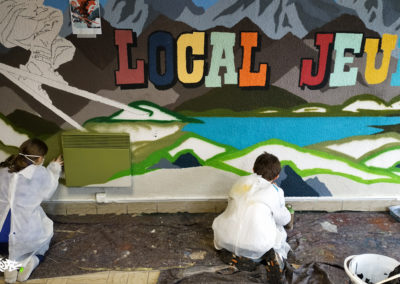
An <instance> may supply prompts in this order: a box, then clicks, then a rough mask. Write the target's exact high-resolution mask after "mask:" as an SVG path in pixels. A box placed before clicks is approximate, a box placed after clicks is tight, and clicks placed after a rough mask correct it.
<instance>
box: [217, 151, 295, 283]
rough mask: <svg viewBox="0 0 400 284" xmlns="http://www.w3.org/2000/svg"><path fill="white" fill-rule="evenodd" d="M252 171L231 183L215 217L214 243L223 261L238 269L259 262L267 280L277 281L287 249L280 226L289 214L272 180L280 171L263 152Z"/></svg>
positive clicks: (283, 231)
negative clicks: (220, 210) (223, 202)
mask: <svg viewBox="0 0 400 284" xmlns="http://www.w3.org/2000/svg"><path fill="white" fill-rule="evenodd" d="M253 171H254V174H252V175H249V176H244V177H241V178H240V179H239V180H238V181H237V182H236V183H235V184H234V185H233V187H232V189H231V191H230V193H229V198H228V206H227V208H226V209H225V211H224V212H223V213H222V214H221V215H219V216H218V217H217V218H215V220H214V222H213V225H212V228H213V230H214V245H215V248H216V249H218V250H221V251H220V256H221V259H222V260H223V261H224V262H226V263H229V264H231V265H235V266H236V267H237V268H239V269H242V270H252V269H255V267H256V265H257V263H258V262H261V263H263V264H265V265H266V268H267V277H268V278H269V280H270V281H271V283H281V282H280V277H281V270H282V268H283V265H282V264H283V261H282V259H285V258H287V253H288V252H289V250H290V246H289V245H288V243H287V242H286V237H287V234H286V231H285V229H284V226H285V225H286V224H288V223H289V222H290V220H291V215H290V212H289V211H288V209H287V208H286V206H285V199H284V193H283V190H282V189H281V188H279V187H278V186H277V185H276V184H275V183H274V181H275V180H276V179H277V178H278V177H279V173H280V171H281V165H280V162H279V159H278V158H277V157H276V156H274V155H272V154H269V153H266V152H264V153H263V154H261V155H260V156H258V157H257V159H256V161H255V163H254V167H253ZM227 255H228V256H227ZM250 260H251V261H250ZM249 263H250V265H249ZM252 264H253V265H252ZM240 265H242V266H241V267H240ZM246 268H248V269H246Z"/></svg>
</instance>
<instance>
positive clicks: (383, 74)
mask: <svg viewBox="0 0 400 284" xmlns="http://www.w3.org/2000/svg"><path fill="white" fill-rule="evenodd" d="M397 38H398V36H397V35H390V34H384V35H383V36H382V39H377V38H365V44H364V46H363V39H364V36H363V34H362V33H317V34H316V36H315V47H316V48H317V49H318V50H319V52H318V60H317V61H315V60H316V59H315V58H314V59H313V58H302V59H301V60H300V63H301V66H300V74H299V75H300V76H299V87H300V88H302V89H304V88H305V87H308V88H309V89H318V88H322V87H324V86H325V85H326V84H327V83H328V82H329V86H330V87H343V86H353V85H355V84H356V81H357V74H358V71H359V70H358V67H354V66H352V65H354V57H361V56H363V55H364V53H365V54H366V64H365V72H364V76H365V81H366V82H367V83H368V84H370V85H374V84H380V83H382V82H383V81H385V80H386V79H387V77H388V72H389V65H390V61H391V58H392V53H393V51H394V49H395V47H396V42H397ZM235 44H236V35H235V33H229V32H211V34H210V45H211V47H212V54H211V57H210V58H209V60H210V62H209V65H210V66H209V69H208V74H207V73H206V68H207V64H206V60H207V50H206V34H205V33H204V32H190V33H183V34H181V35H179V36H178V38H177V39H176V40H175V39H174V38H173V36H172V35H171V34H170V33H168V32H164V31H157V32H154V33H152V34H151V35H150V36H149V38H148V49H147V51H148V66H147V67H148V68H146V65H145V61H144V59H137V60H136V61H132V59H131V57H132V52H134V49H132V47H135V46H136V45H137V40H136V33H134V32H132V31H131V30H115V45H116V46H117V49H118V64H119V67H118V70H116V71H115V82H116V85H118V86H121V88H143V87H146V86H147V80H150V82H151V83H153V84H154V86H155V87H156V88H158V89H167V88H171V87H173V86H174V85H175V84H176V82H177V81H179V82H180V83H182V85H184V86H186V87H191V86H197V85H199V84H201V83H203V82H204V84H205V86H206V87H213V88H215V87H221V86H222V84H225V85H236V84H237V85H238V86H239V87H261V88H265V87H267V81H268V77H269V75H270V74H269V72H270V71H269V70H270V66H269V65H268V64H267V63H260V64H259V66H254V65H255V64H254V62H255V59H254V58H255V54H256V53H257V52H258V51H259V50H260V48H261V42H260V41H259V38H258V33H257V32H241V33H240V46H241V48H242V58H241V65H240V67H236V66H235V52H234V51H235ZM399 48H400V46H399ZM333 51H334V54H335V56H334V57H333ZM378 54H381V55H382V56H380V57H379V58H378V56H377V55H378ZM277 56H278V55H277ZM133 62H136V67H133V66H132V65H133V64H132V63H133ZM332 63H334V66H333V71H332V73H330V74H329V72H330V71H331V68H330V67H331V64H332ZM376 66H379V67H378V68H377V67H376ZM147 70H148V74H146V71H147ZM236 70H238V72H237V71H236ZM147 75H148V78H147ZM391 85H392V86H400V66H397V71H396V73H394V74H392V76H391Z"/></svg>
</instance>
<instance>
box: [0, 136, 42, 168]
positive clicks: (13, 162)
mask: <svg viewBox="0 0 400 284" xmlns="http://www.w3.org/2000/svg"><path fill="white" fill-rule="evenodd" d="M47 150H48V148H47V145H46V143H44V142H43V141H42V140H40V139H37V138H32V139H29V140H26V141H25V142H24V143H22V144H21V146H20V147H19V153H18V154H16V155H11V156H10V157H8V158H7V160H5V161H4V162H2V163H0V167H2V168H8V169H9V170H8V171H9V172H10V173H16V172H19V171H20V170H23V169H25V168H26V167H27V166H29V165H31V164H32V162H31V160H32V161H34V162H36V161H37V160H38V159H39V157H35V156H42V157H44V155H46V154H47ZM30 155H32V156H30Z"/></svg>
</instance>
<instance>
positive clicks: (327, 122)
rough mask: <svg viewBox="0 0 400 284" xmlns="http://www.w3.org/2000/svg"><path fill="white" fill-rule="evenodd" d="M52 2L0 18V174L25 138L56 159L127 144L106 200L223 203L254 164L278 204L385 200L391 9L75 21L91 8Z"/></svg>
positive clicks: (395, 74)
mask: <svg viewBox="0 0 400 284" xmlns="http://www.w3.org/2000/svg"><path fill="white" fill-rule="evenodd" d="M60 2H61V1H60ZM60 2H58V1H50V0H47V1H44V2H41V1H27V0H26V1H25V0H5V1H2V2H1V3H0V43H1V49H0V72H1V74H2V76H0V90H1V91H0V94H1V102H2V103H1V105H0V118H1V120H0V123H1V125H0V129H1V135H0V140H1V143H0V158H1V159H2V160H4V159H5V158H6V157H7V156H8V155H9V154H11V153H14V152H15V151H17V146H18V145H20V144H21V142H22V141H24V140H25V139H27V138H28V137H34V136H36V137H39V138H42V139H44V140H45V141H46V143H47V144H48V145H49V146H50V147H49V148H50V149H51V150H52V153H50V156H51V155H54V156H55V155H56V153H58V152H59V151H61V149H60V147H61V146H60V143H59V140H60V135H61V133H64V132H68V131H71V130H78V131H81V132H86V131H88V132H99V133H129V134H130V144H131V145H130V146H131V151H132V170H129V169H126V170H124V171H119V172H115V173H114V174H113V175H112V176H110V177H109V178H108V181H107V182H106V183H105V185H110V186H117V185H118V182H119V181H122V180H126V178H130V177H132V176H133V185H132V186H133V188H134V190H135V189H138V188H140V189H141V190H142V191H143V192H145V191H146V189H148V188H159V191H160V192H166V193H167V192H172V191H182V192H183V195H182V196H186V197H188V198H193V197H199V196H202V194H201V192H202V190H203V189H204V188H206V187H207V188H208V190H210V188H213V190H214V188H215V191H216V192H219V191H220V192H221V198H223V197H224V196H226V193H227V191H228V190H229V188H230V185H231V184H232V182H233V181H235V180H236V179H237V177H238V176H241V175H247V174H249V173H251V172H252V165H253V162H254V160H255V158H256V157H257V156H258V155H259V154H260V153H262V152H264V151H267V152H270V153H273V154H275V155H276V156H278V157H279V159H280V160H281V161H282V166H283V170H282V173H281V175H280V178H279V180H278V184H279V185H280V186H281V187H282V188H283V189H284V190H285V195H286V196H315V197H318V196H333V197H338V198H345V197H393V196H398V195H399V184H400V133H399V132H400V117H399V115H400V67H399V66H398V58H399V47H400V43H399V39H398V35H397V34H398V29H399V27H400V20H399V19H400V18H399V14H400V5H399V4H397V2H396V1H394V0H393V1H379V0H376V1H362V0H358V1H351V2H350V1H333V0H321V1H318V2H317V3H318V4H317V3H316V2H315V1H285V0H274V1H255V0H254V1H194V0H193V1H184V2H182V1H179V2H178V1H175V2H176V3H175V2H174V1H172V2H174V3H172V2H171V1H168V4H167V2H166V1H164V2H163V1H149V2H145V1H124V0H104V1H100V9H98V8H94V9H92V10H90V9H89V10H90V11H91V12H93V13H94V14H93V15H91V16H89V15H87V17H86V20H82V19H81V17H78V16H76V15H75V14H76V13H78V12H79V11H80V10H79V9H78V8H77V7H78V6H79V5H86V4H87V3H86V2H96V3H97V4H98V3H99V2H97V1H86V2H85V1H70V3H66V4H65V3H64V4H60ZM83 2H85V3H86V4H85V3H83ZM96 3H95V4H96ZM95 4H93V5H95ZM71 13H72V14H71ZM74 15H75V16H74ZM71 17H72V24H71ZM90 17H92V18H93V19H92V18H90ZM100 17H101V34H97V36H96V37H95V38H81V37H77V36H76V35H74V34H73V28H74V26H75V25H76V24H77V23H78V24H80V25H83V24H85V25H86V27H85V28H90V29H92V28H93V27H94V26H95V27H99V25H97V26H96V25H94V24H93V22H92V21H97V20H98V21H99V23H100ZM94 19H97V20H94ZM89 20H90V21H89ZM88 21H89V22H88ZM97 30H99V29H97ZM74 33H75V32H74ZM93 33H94V34H96V33H98V32H97V31H96V32H93ZM50 158H51V157H50ZM63 190H64V191H68V190H69V189H68V188H66V187H65V186H64V188H63ZM185 194H186V195H185ZM144 196H145V194H144ZM147 197H149V196H147ZM203 197H204V196H203ZM55 198H60V199H62V195H60V194H59V195H58V196H56V197H55ZM149 198H151V196H150V197H149ZM127 199H129V198H128V197H127Z"/></svg>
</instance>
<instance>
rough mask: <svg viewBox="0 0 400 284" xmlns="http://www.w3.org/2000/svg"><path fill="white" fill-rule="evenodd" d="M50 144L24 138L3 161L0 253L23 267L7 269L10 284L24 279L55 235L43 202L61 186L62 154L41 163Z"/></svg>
mask: <svg viewBox="0 0 400 284" xmlns="http://www.w3.org/2000/svg"><path fill="white" fill-rule="evenodd" d="M46 153H47V145H46V144H45V143H44V142H43V141H41V140H39V139H29V140H27V141H25V142H24V143H23V144H22V145H21V147H20V149H19V154H17V155H12V156H10V157H9V158H8V159H7V160H6V161H4V162H2V163H1V164H0V228H1V231H0V242H1V246H0V247H1V248H2V252H1V254H8V259H9V260H10V261H14V262H16V263H17V264H19V265H21V266H22V267H23V268H24V269H23V270H22V269H20V270H15V269H14V270H5V271H4V278H5V281H6V282H7V283H15V282H16V281H17V280H18V281H25V280H27V279H28V278H29V276H30V275H31V273H32V271H33V270H34V269H35V268H36V267H37V266H38V264H39V262H40V261H41V260H42V259H43V256H44V253H45V252H46V251H47V250H48V248H49V244H50V240H51V238H52V237H53V222H52V221H51V220H50V219H49V218H48V217H47V216H46V214H45V213H44V211H43V209H42V207H40V204H41V203H42V201H43V200H47V199H50V197H51V196H52V195H53V193H54V191H55V190H56V189H57V186H58V179H59V177H60V173H61V165H62V164H63V162H62V159H61V156H60V157H58V158H57V159H56V160H54V161H53V162H51V163H50V164H49V165H48V167H47V168H45V167H43V166H42V163H43V161H44V156H45V155H46Z"/></svg>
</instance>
